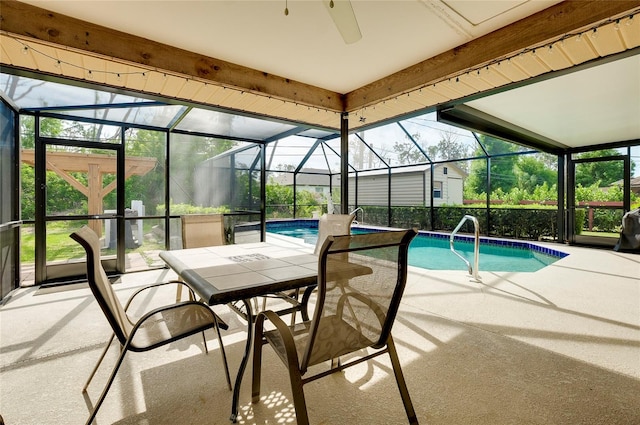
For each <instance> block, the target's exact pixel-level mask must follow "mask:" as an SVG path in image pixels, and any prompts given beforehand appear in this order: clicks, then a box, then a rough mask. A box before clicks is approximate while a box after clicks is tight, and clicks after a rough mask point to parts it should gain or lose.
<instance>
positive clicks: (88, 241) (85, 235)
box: [70, 226, 133, 344]
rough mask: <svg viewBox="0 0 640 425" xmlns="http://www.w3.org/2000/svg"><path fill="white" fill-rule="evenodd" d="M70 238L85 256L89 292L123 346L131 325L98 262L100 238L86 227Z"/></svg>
mask: <svg viewBox="0 0 640 425" xmlns="http://www.w3.org/2000/svg"><path fill="white" fill-rule="evenodd" d="M70 236H71V239H73V240H75V241H76V242H78V243H79V244H80V245H82V247H83V248H84V250H85V252H86V254H87V280H88V282H89V287H90V288H91V292H92V293H93V296H94V297H95V298H96V301H98V304H99V305H100V308H101V309H102V312H103V313H104V315H105V316H106V317H107V320H108V321H109V324H110V325H111V327H112V328H113V332H114V333H115V335H116V337H117V338H118V340H119V341H120V343H121V344H124V343H125V341H126V340H127V336H128V335H129V334H130V332H131V329H132V328H133V325H132V324H131V322H130V321H129V318H128V317H127V314H126V313H125V311H124V308H123V307H122V304H120V301H119V300H118V297H117V296H116V293H115V291H114V290H113V287H112V286H111V282H110V281H109V279H108V278H107V274H106V273H105V271H104V268H103V267H102V263H101V262H100V238H98V235H97V234H96V232H94V231H93V230H92V229H91V228H90V227H88V226H83V227H82V228H81V229H79V230H77V231H75V232H73V233H72V234H71V235H70Z"/></svg>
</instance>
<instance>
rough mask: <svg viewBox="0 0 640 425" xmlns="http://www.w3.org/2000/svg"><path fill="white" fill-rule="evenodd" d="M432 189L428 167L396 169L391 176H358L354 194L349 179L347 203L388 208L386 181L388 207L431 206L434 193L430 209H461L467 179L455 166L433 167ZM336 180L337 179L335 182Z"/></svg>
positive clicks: (384, 172)
mask: <svg viewBox="0 0 640 425" xmlns="http://www.w3.org/2000/svg"><path fill="white" fill-rule="evenodd" d="M433 177H434V178H433V188H432V187H431V166H429V165H426V166H417V167H407V168H397V169H394V170H392V172H391V174H389V172H388V171H387V170H378V171H370V172H362V173H360V174H359V175H358V187H357V194H356V185H355V176H353V175H351V176H350V177H349V203H350V204H352V205H354V204H355V203H356V195H357V204H358V205H387V201H388V197H389V179H391V199H390V205H394V206H430V205H431V191H432V190H433V205H434V206H439V205H445V204H446V205H461V204H462V200H463V195H462V189H463V183H464V179H465V178H466V177H467V173H465V172H464V171H463V170H462V169H461V168H460V167H458V166H457V165H456V164H452V163H446V164H437V165H435V166H434V175H433ZM338 180H339V178H338Z"/></svg>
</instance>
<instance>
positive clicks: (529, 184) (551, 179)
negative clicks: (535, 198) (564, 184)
mask: <svg viewBox="0 0 640 425" xmlns="http://www.w3.org/2000/svg"><path fill="white" fill-rule="evenodd" d="M514 174H515V176H516V179H517V183H518V184H517V185H518V187H519V188H520V189H523V190H525V191H527V192H528V193H533V192H534V191H535V189H536V188H537V187H538V186H540V185H542V184H544V183H546V184H547V186H549V187H551V186H553V185H555V184H556V183H557V182H558V172H557V170H553V169H549V168H548V167H547V166H546V164H545V163H544V162H543V161H542V160H541V159H539V158H537V157H536V156H533V155H522V156H520V157H519V158H518V161H517V162H516V164H515V168H514Z"/></svg>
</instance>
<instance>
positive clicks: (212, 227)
mask: <svg viewBox="0 0 640 425" xmlns="http://www.w3.org/2000/svg"><path fill="white" fill-rule="evenodd" d="M181 220H182V247H183V248H201V247H203V246H217V245H224V244H225V234H224V216H223V215H222V214H190V215H183V216H182V217H181Z"/></svg>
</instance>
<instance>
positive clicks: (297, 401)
mask: <svg viewBox="0 0 640 425" xmlns="http://www.w3.org/2000/svg"><path fill="white" fill-rule="evenodd" d="M288 369H289V379H290V381H291V392H292V393H293V406H294V407H295V409H296V421H297V423H298V425H309V415H308V414H307V403H306V401H305V398H304V389H303V388H302V376H301V375H300V371H299V370H298V369H297V368H294V367H288Z"/></svg>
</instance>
